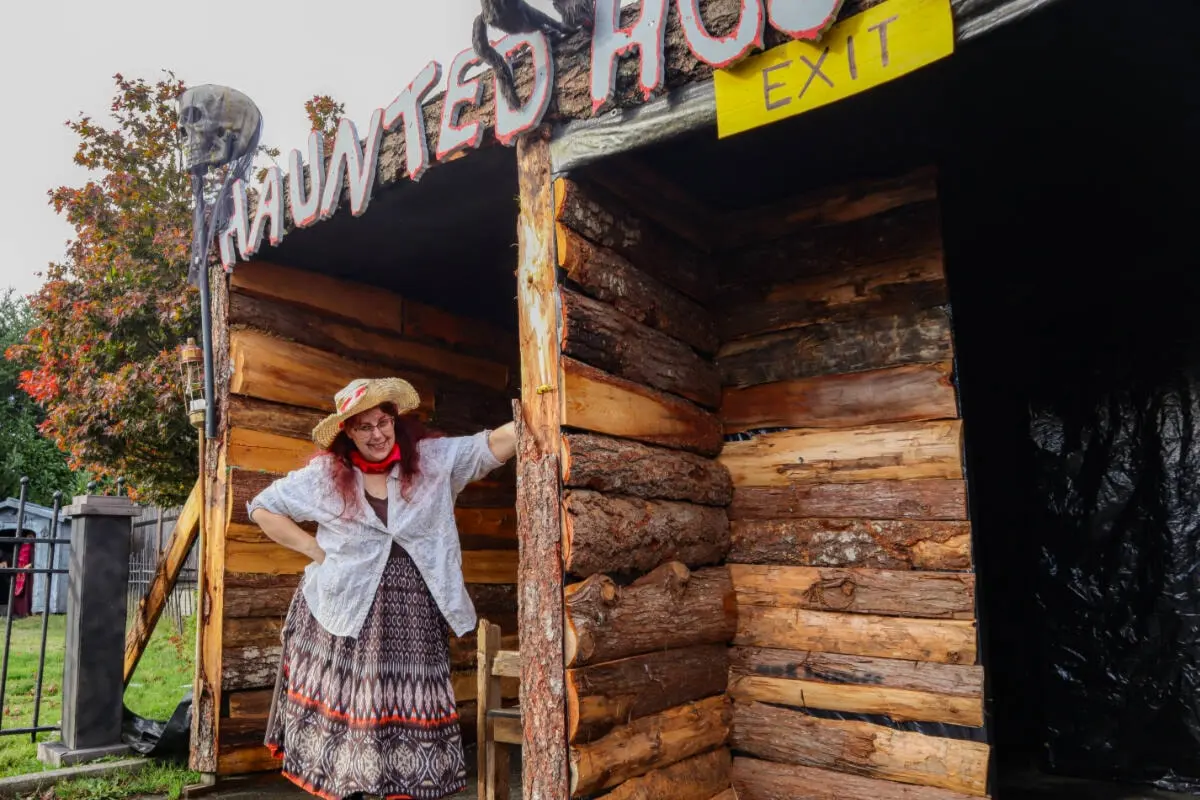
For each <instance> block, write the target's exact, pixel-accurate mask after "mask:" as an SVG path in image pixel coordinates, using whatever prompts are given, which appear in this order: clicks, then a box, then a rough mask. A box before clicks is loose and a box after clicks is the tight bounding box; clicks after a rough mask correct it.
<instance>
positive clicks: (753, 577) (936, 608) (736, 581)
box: [729, 564, 975, 619]
mask: <svg viewBox="0 0 1200 800" xmlns="http://www.w3.org/2000/svg"><path fill="white" fill-rule="evenodd" d="M729 573H730V575H731V577H732V578H733V589H734V591H735V592H737V600H738V606H739V607H742V606H789V607H793V608H809V609H813V610H815V611H850V612H855V613H860V614H883V615H891V616H901V617H924V618H929V619H974V617H975V576H974V575H973V574H971V573H966V572H961V573H944V572H916V571H902V570H891V569H860V568H855V569H828V568H826V569H817V568H813V567H781V566H777V565H762V566H751V565H748V564H730V565H729Z"/></svg>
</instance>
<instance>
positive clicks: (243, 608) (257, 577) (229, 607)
mask: <svg viewBox="0 0 1200 800" xmlns="http://www.w3.org/2000/svg"><path fill="white" fill-rule="evenodd" d="M229 575H230V576H231V577H233V579H234V580H235V581H236V582H235V583H230V584H228V585H227V586H226V596H225V607H224V612H225V616H226V617H227V618H229V619H238V618H244V617H277V618H282V617H284V616H286V615H287V612H288V607H289V606H290V605H291V603H292V597H294V596H295V594H296V587H297V586H298V585H299V583H300V578H299V576H298V575H294V574H269V573H244V572H242V573H229Z"/></svg>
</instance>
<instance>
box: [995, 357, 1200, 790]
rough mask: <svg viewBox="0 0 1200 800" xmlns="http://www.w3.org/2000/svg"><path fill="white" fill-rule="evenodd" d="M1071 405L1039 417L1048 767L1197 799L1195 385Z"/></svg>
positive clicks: (1035, 420)
mask: <svg viewBox="0 0 1200 800" xmlns="http://www.w3.org/2000/svg"><path fill="white" fill-rule="evenodd" d="M1060 397H1062V396H1060ZM1066 397H1069V398H1071V399H1059V400H1058V401H1056V402H1054V403H1050V402H1047V403H1045V404H1043V405H1040V406H1035V407H1034V408H1033V409H1032V410H1031V417H1030V434H1031V439H1032V443H1033V446H1034V463H1035V464H1036V465H1037V466H1036V474H1035V479H1036V481H1037V484H1038V488H1039V495H1040V497H1041V498H1042V500H1043V508H1042V509H1041V510H1040V511H1039V513H1040V515H1041V516H1040V519H1037V520H1035V525H1034V528H1035V530H1033V531H1030V532H1029V535H1033V536H1034V537H1035V539H1036V541H1037V542H1038V544H1039V550H1040V553H1039V564H1038V567H1039V570H1038V579H1037V585H1036V603H1037V606H1038V608H1039V610H1040V611H1041V614H1042V628H1041V642H1040V648H1041V658H1040V659H1038V660H1039V662H1040V663H1041V664H1042V665H1043V666H1042V674H1041V675H1040V676H1039V677H1040V684H1041V696H1040V698H1039V701H1040V703H1041V704H1042V709H1041V711H1042V715H1043V721H1044V743H1043V754H1042V756H1043V768H1044V769H1046V770H1047V771H1050V772H1058V773H1063V774H1070V775H1076V776H1081V777H1094V778H1099V779H1107V780H1119V781H1126V782H1138V783H1152V784H1154V785H1157V786H1159V787H1161V788H1167V789H1173V790H1176V791H1187V792H1191V793H1193V794H1200V692H1198V691H1197V684H1198V682H1200V680H1198V679H1200V664H1198V662H1200V576H1198V573H1200V569H1198V567H1200V376H1198V374H1197V372H1196V371H1190V372H1180V373H1177V374H1175V375H1174V376H1173V377H1167V378H1161V377H1160V378H1158V379H1156V380H1154V381H1152V382H1151V381H1144V382H1142V383H1141V384H1140V385H1139V384H1132V385H1130V386H1129V387H1128V388H1124V389H1121V390H1119V391H1109V392H1104V393H1099V392H1096V393H1090V392H1087V391H1080V392H1078V393H1076V394H1073V395H1067V396H1066ZM1014 535H1023V534H1021V533H1019V532H1014Z"/></svg>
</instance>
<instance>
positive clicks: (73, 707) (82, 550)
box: [38, 495, 138, 767]
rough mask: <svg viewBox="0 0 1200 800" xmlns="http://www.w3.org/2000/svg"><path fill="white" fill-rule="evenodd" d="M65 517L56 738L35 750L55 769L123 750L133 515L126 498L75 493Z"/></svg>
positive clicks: (124, 749)
mask: <svg viewBox="0 0 1200 800" xmlns="http://www.w3.org/2000/svg"><path fill="white" fill-rule="evenodd" d="M66 513H67V515H68V516H69V517H70V518H71V561H70V567H69V569H70V574H69V575H68V578H67V580H68V585H69V587H70V591H69V592H68V596H67V643H66V653H65V663H64V665H63V691H62V741H60V742H43V743H41V744H39V745H38V758H39V759H40V760H41V761H42V762H44V763H47V764H50V765H52V766H56V767H58V766H65V765H70V764H77V763H80V762H83V761H92V760H95V759H99V758H104V757H106V756H110V755H119V754H123V753H125V752H128V747H127V746H125V745H124V744H123V743H122V742H121V718H122V711H123V707H124V706H123V700H124V694H125V692H124V687H125V682H124V674H123V671H124V663H125V623H126V613H127V610H126V605H125V593H126V587H127V585H128V582H129V540H130V538H131V536H130V534H131V532H132V525H133V517H134V516H135V515H136V514H137V513H138V512H137V509H136V507H135V506H134V504H133V503H132V502H130V500H129V498H128V497H122V496H117V497H104V496H94V495H80V496H78V497H76V498H75V501H74V502H73V503H72V504H71V506H70V507H68V508H67V510H66Z"/></svg>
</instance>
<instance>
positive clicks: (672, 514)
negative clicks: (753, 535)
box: [563, 489, 729, 578]
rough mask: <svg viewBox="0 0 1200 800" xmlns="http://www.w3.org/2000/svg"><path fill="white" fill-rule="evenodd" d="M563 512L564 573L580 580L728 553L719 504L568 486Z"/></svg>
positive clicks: (712, 560) (697, 562)
mask: <svg viewBox="0 0 1200 800" xmlns="http://www.w3.org/2000/svg"><path fill="white" fill-rule="evenodd" d="M563 512H564V517H563V526H564V534H563V560H564V563H565V566H566V568H567V571H568V572H571V573H572V574H574V575H578V576H579V577H582V578H586V577H587V576H589V575H594V574H596V573H600V572H611V573H623V572H649V571H650V570H652V569H654V568H655V567H657V566H659V565H660V564H663V563H666V562H668V561H678V562H681V563H683V564H686V565H687V566H688V567H700V566H706V565H710V564H719V563H721V562H722V561H723V560H724V559H725V555H726V553H728V552H729V519H728V518H727V517H726V515H725V509H723V508H715V507H713V506H701V505H696V504H695V503H681V502H676V501H672V500H642V499H639V498H636V497H621V496H616V495H606V494H601V493H600V492H593V491H590V490H587V489H572V490H570V491H568V492H567V493H566V496H565V497H564V499H563Z"/></svg>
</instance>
